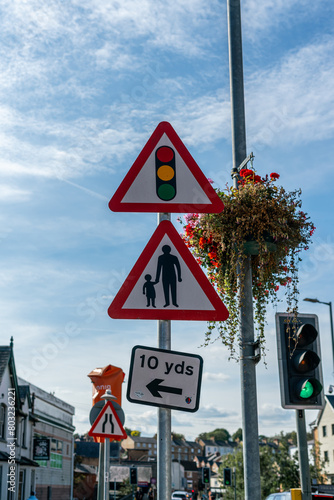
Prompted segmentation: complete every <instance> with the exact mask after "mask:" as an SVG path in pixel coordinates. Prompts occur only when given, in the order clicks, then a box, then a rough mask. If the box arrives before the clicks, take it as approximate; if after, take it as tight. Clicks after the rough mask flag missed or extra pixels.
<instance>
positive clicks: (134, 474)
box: [130, 466, 138, 484]
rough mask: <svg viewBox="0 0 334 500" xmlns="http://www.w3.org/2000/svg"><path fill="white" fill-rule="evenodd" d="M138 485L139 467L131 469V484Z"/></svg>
mask: <svg viewBox="0 0 334 500" xmlns="http://www.w3.org/2000/svg"><path fill="white" fill-rule="evenodd" d="M137 483H138V478H137V467H134V466H132V467H130V484H137Z"/></svg>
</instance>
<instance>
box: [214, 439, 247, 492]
mask: <svg viewBox="0 0 334 500" xmlns="http://www.w3.org/2000/svg"><path fill="white" fill-rule="evenodd" d="M242 453H243V452H242V446H238V448H237V450H236V451H235V452H234V453H230V454H229V455H226V457H222V465H221V466H220V467H219V472H218V481H219V483H220V484H221V487H222V488H224V489H225V491H224V493H223V498H224V500H234V484H232V486H224V483H223V479H224V472H223V470H224V468H225V467H229V468H230V469H232V471H233V470H234V469H235V475H236V493H237V495H236V497H237V500H244V498H245V495H244V462H243V455H242ZM232 482H233V483H234V479H233V480H232Z"/></svg>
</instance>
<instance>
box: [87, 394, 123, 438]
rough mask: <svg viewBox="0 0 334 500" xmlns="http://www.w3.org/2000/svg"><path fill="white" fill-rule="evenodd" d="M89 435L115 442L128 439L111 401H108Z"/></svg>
mask: <svg viewBox="0 0 334 500" xmlns="http://www.w3.org/2000/svg"><path fill="white" fill-rule="evenodd" d="M88 435H89V436H92V437H102V438H110V439H114V440H120V439H125V438H126V432H125V430H124V428H123V426H122V424H121V421H120V419H119V417H118V415H117V413H116V411H115V408H114V407H113V405H112V403H111V401H107V403H106V404H105V405H104V406H103V408H102V410H101V412H100V413H99V415H98V417H97V418H96V420H95V422H94V423H93V425H92V427H91V429H90V431H89V432H88Z"/></svg>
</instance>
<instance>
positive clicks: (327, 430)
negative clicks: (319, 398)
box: [314, 394, 334, 484]
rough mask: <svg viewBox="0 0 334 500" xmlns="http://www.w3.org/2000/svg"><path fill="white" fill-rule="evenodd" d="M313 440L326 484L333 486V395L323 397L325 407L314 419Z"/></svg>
mask: <svg viewBox="0 0 334 500" xmlns="http://www.w3.org/2000/svg"><path fill="white" fill-rule="evenodd" d="M314 440H315V447H316V449H318V451H319V454H320V460H321V461H324V462H325V472H326V476H327V482H328V483H329V484H334V395H333V396H332V395H330V394H327V395H325V406H324V408H323V409H322V410H319V413H318V416H317V419H316V424H315V428H314Z"/></svg>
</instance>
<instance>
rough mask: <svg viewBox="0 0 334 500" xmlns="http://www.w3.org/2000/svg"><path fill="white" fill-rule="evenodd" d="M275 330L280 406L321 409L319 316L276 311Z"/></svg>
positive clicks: (321, 378) (322, 398)
mask: <svg viewBox="0 0 334 500" xmlns="http://www.w3.org/2000/svg"><path fill="white" fill-rule="evenodd" d="M276 332H277V348H278V363H279V376H280V387H281V403H282V407H283V408H292V409H300V410H305V409H321V408H323V407H324V394H323V376H322V366H321V354H320V338H319V325H318V317H317V316H316V315H315V314H298V316H297V318H296V320H295V319H294V316H293V315H292V314H291V315H287V314H284V313H277V314H276Z"/></svg>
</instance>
